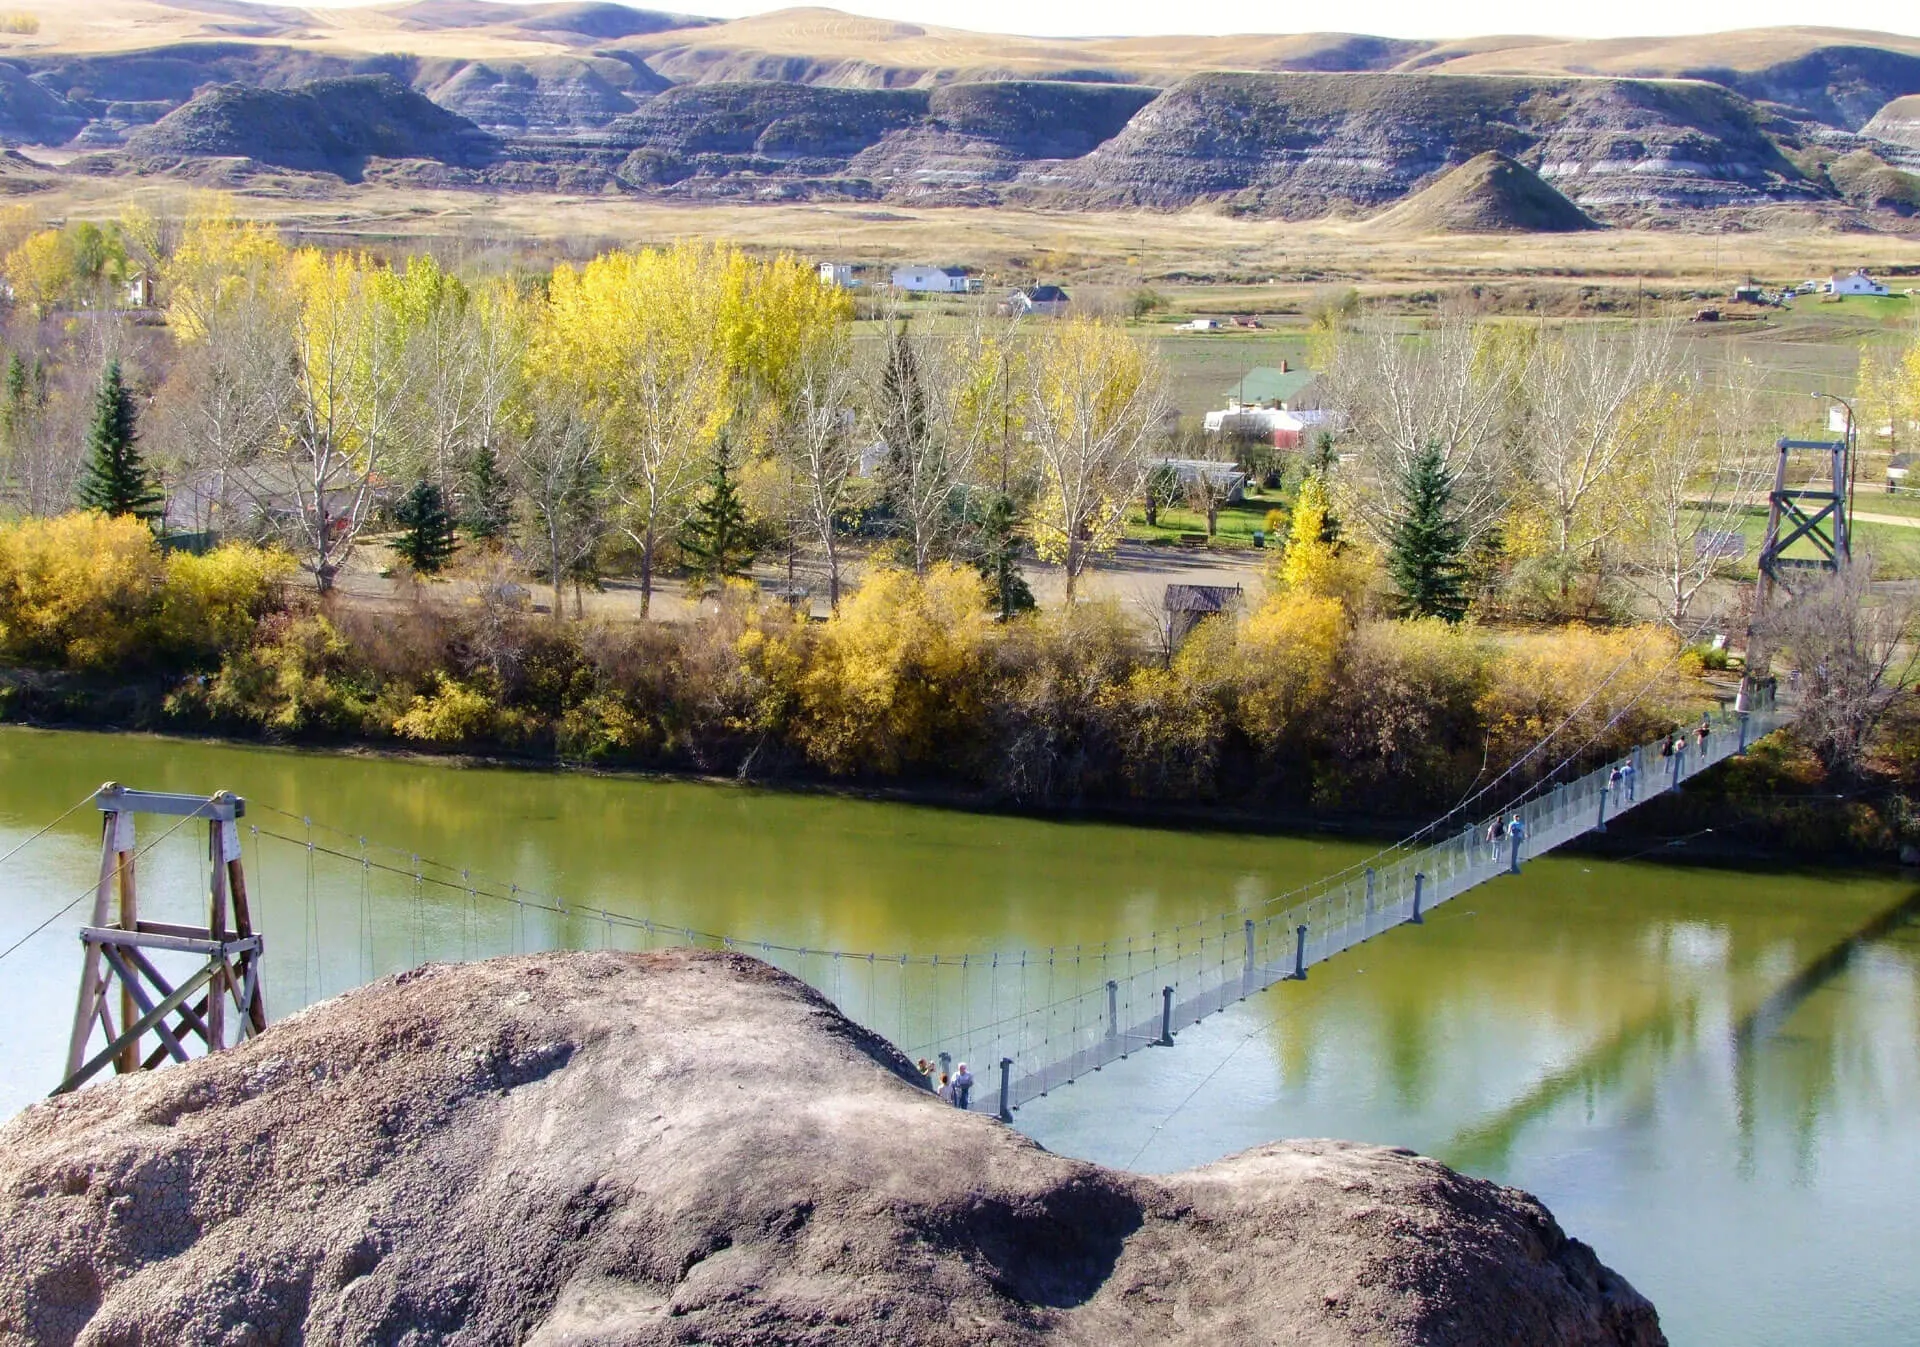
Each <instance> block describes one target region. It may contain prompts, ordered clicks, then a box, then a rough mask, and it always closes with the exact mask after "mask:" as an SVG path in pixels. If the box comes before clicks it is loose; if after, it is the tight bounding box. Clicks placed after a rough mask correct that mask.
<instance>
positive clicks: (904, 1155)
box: [0, 952, 1664, 1347]
mask: <svg viewBox="0 0 1920 1347" xmlns="http://www.w3.org/2000/svg"><path fill="white" fill-rule="evenodd" d="M74 1341H85V1342H90V1343H106V1342H115V1343H131V1342H149V1343H153V1342H167V1343H174V1342H179V1343H187V1342H192V1343H235V1344H237V1343H243V1342H244V1343H294V1342H303V1341H304V1342H329V1343H363V1342H381V1343H390V1342H402V1341H404V1342H407V1343H415V1344H424V1343H438V1342H454V1341H458V1342H461V1343H519V1342H528V1343H535V1344H558V1343H579V1344H588V1343H591V1344H596V1347H616V1345H625V1344H654V1343H662V1344H664V1343H704V1344H715V1345H716V1347H718V1345H724V1344H747V1343H753V1344H781V1343H809V1344H828V1343H832V1344H839V1343H849V1344H869V1343H870V1344H876V1345H877V1344H883V1343H884V1344H919V1343H927V1344H933V1343H939V1344H972V1343H979V1344H985V1343H1000V1344H1023V1343H1041V1342H1048V1343H1053V1342H1058V1343H1088V1344H1100V1347H1114V1345H1115V1344H1121V1343H1154V1344H1203V1343H1204V1344H1221V1343H1263V1342H1286V1343H1305V1344H1319V1343H1327V1344H1333V1343H1342V1344H1344V1343H1447V1344H1478V1343H1486V1344H1494V1343H1499V1344H1510V1343H1528V1344H1536V1345H1539V1344H1561V1343H1564V1344H1603V1343H1605V1344H1615V1343H1619V1344H1653V1343H1660V1342H1663V1341H1664V1339H1663V1338H1662V1336H1661V1334H1660V1331H1659V1328H1658V1325H1657V1321H1656V1318H1655V1315H1654V1311H1653V1308H1652V1307H1651V1306H1650V1305H1649V1304H1648V1303H1647V1302H1646V1301H1645V1300H1644V1299H1642V1298H1641V1297H1640V1296H1639V1295H1638V1294H1636V1293H1635V1292H1634V1291H1633V1289H1632V1288H1631V1287H1630V1286H1628V1285H1627V1284H1626V1283H1625V1282H1623V1281H1622V1280H1621V1279H1619V1278H1618V1277H1616V1276H1614V1275H1613V1274H1612V1273H1610V1272H1609V1271H1607V1270H1606V1269H1605V1268H1603V1267H1602V1266H1600V1264H1599V1263H1598V1262H1597V1261H1596V1260H1595V1259H1594V1257H1593V1254H1592V1252H1591V1251H1590V1250H1588V1249H1587V1248H1586V1246H1584V1245H1582V1244H1580V1243H1578V1242H1577V1241H1573V1240H1569V1239H1567V1238H1566V1237H1565V1236H1564V1235H1563V1234H1562V1233H1561V1231H1560V1229H1559V1227H1558V1226H1557V1225H1555V1223H1554V1221H1553V1218H1552V1217H1551V1216H1550V1215H1549V1214H1548V1213H1547V1211H1546V1210H1545V1208H1543V1207H1542V1206H1541V1205H1540V1204H1539V1203H1538V1202H1536V1201H1534V1200H1533V1199H1532V1198H1530V1197H1528V1196H1527V1195H1525V1194H1523V1193H1519V1192H1516V1191H1514V1190H1511V1189H1504V1188H1500V1187H1497V1186H1495V1185H1492V1184H1488V1183H1483V1182H1480V1181H1477V1180H1472V1179H1467V1178H1463V1177H1461V1176H1460V1175H1457V1174H1454V1173H1452V1172H1451V1171H1449V1170H1447V1169H1446V1168H1444V1167H1443V1166H1441V1165H1439V1164H1438V1163H1436V1162H1434V1161H1431V1160H1425V1159H1421V1158H1419V1157H1416V1156H1414V1155H1412V1154H1410V1153H1407V1152H1404V1151H1396V1150H1387V1149H1382V1148H1378V1147H1364V1146H1352V1145H1346V1144H1342V1143H1338V1142H1292V1143H1286V1144H1281V1145H1275V1146H1269V1147H1263V1148H1260V1149H1258V1150H1255V1151H1250V1152H1247V1153H1245V1154H1242V1155H1239V1156H1235V1157H1232V1158H1230V1159H1227V1160H1224V1161H1221V1162H1219V1163H1217V1164H1214V1165H1209V1166H1207V1167H1205V1168H1202V1169H1199V1170H1195V1171H1192V1172H1190V1173H1186V1174H1180V1175H1174V1176H1171V1177H1168V1178H1164V1179H1151V1178H1143V1177H1138V1176H1134V1175H1129V1174H1123V1173H1118V1172H1114V1171H1110V1170H1105V1169H1101V1168H1100V1167H1098V1166H1095V1165H1090V1164H1084V1163H1080V1162H1077V1161H1073V1160H1068V1159H1064V1158H1061V1157H1059V1156H1055V1155H1052V1154H1050V1153H1048V1152H1047V1151H1045V1150H1042V1149H1041V1148H1040V1147H1039V1146H1036V1145H1034V1144H1033V1143H1032V1142H1029V1141H1027V1140H1026V1139H1024V1138H1022V1137H1021V1136H1020V1135H1019V1134H1018V1133H1016V1132H1014V1131H1013V1130H1012V1129H1010V1128H1007V1127H1003V1126H1001V1125H1000V1124H998V1123H995V1122H993V1121H991V1120H989V1119H987V1118H985V1117H981V1116H970V1115H965V1114H962V1113H959V1112H957V1111H956V1110H954V1109H951V1108H948V1107H946V1106H944V1105H942V1104H941V1103H939V1102H938V1101H937V1100H935V1099H934V1098H933V1097H932V1096H931V1095H929V1094H927V1093H926V1091H925V1090H924V1089H922V1088H920V1087H919V1086H918V1085H917V1084H915V1083H913V1079H912V1071H911V1068H910V1067H909V1066H908V1064H907V1063H906V1061H905V1060H904V1059H903V1058H901V1057H900V1056H899V1054H898V1053H896V1052H895V1051H894V1050H893V1049H892V1048H891V1047H889V1046H888V1045H887V1044H885V1043H884V1042H882V1041H880V1040H878V1039H877V1038H875V1037H873V1036H872V1035H869V1034H867V1033H866V1032H865V1031H863V1030H861V1029H859V1028H858V1027H857V1026H855V1025H853V1024H851V1023H849V1022H848V1021H847V1020H845V1019H843V1018H842V1017H841V1016H840V1015H839V1014H838V1013H837V1012H836V1011H834V1010H833V1008H832V1007H831V1006H829V1005H828V1004H827V1003H825V1002H824V1001H822V1000H821V999H820V998H819V997H817V996H815V995H814V994H813V993H812V992H811V991H809V990H808V989H806V988H805V987H804V986H802V985H801V984H799V983H797V982H795V981H793V980H792V979H790V978H788V977H786V976H785V975H784V974H782V973H779V972H777V971H776V970H774V969H771V968H769V967H767V966H766V965H764V964H761V963H758V962H756V961H754V960H751V959H748V958H745V957H743V956H737V955H720V954H699V953H685V952H679V953H659V954H647V955H629V954H615V953H591V954H565V955H544V956H529V957H522V958H511V959H498V960H493V961H491V962H487V963H481V964H470V965H463V966H458V967H428V968H425V969H421V970H419V971H417V972H415V973H411V974H407V975H403V976H401V977H398V978H393V979H389V980H386V981H383V982H380V983H377V984H374V985H372V986H370V987H366V988H363V989H361V990H359V991H357V992H353V993H351V994H349V995H346V996H342V997H339V998H336V999H335V1000H332V1001H329V1002H326V1003H324V1004H322V1005H319V1006H316V1007H314V1008H312V1009H311V1010H308V1011H306V1012H305V1013H303V1014H300V1015H297V1016H294V1017H292V1018H290V1019H288V1020H286V1021H285V1022H283V1023H281V1024H279V1025H277V1026H275V1027H274V1028H273V1029H272V1030H271V1031H270V1032H269V1033H267V1034H265V1035H264V1036H262V1037H261V1038H259V1039H256V1040H254V1041H253V1042H251V1043H249V1044H247V1045H246V1046H244V1047H241V1048H239V1049H236V1050H234V1051H232V1052H229V1053H226V1054H223V1055H222V1056H220V1057H217V1058H212V1059H207V1060H203V1061H200V1062H196V1063H194V1064H192V1065H189V1066H184V1067H178V1068H170V1069H167V1070H163V1071H159V1072H156V1073H154V1074H151V1075H147V1076H140V1077H129V1078H126V1079H124V1080H120V1081H117V1082H113V1083H110V1084H107V1085H104V1086H102V1087H99V1088H93V1089H88V1090H85V1091H82V1092H81V1093H79V1094H78V1095H74V1096H69V1097H66V1098H64V1099H60V1100H57V1101H53V1102H49V1103H45V1104H40V1105H36V1106H34V1107H33V1108H31V1109H28V1110H27V1111H26V1112H25V1113H22V1114H21V1115H20V1116H19V1117H17V1118H15V1119H14V1120H13V1121H12V1122H11V1123H9V1124H7V1125H6V1126H5V1127H4V1128H0V1342H5V1343H36V1344H38V1343H68V1342H74Z"/></svg>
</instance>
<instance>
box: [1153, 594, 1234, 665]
mask: <svg viewBox="0 0 1920 1347" xmlns="http://www.w3.org/2000/svg"><path fill="white" fill-rule="evenodd" d="M1240 599H1241V591H1240V586H1238V585H1168V586H1167V593H1166V597H1165V598H1164V599H1162V600H1161V603H1162V605H1163V606H1164V608H1165V609H1166V614H1167V636H1168V638H1169V640H1171V641H1172V643H1173V648H1174V649H1175V650H1178V649H1179V648H1180V647H1181V645H1182V644H1184V643H1185V641H1186V639H1187V637H1189V636H1191V635H1192V634H1193V629H1194V628H1195V627H1197V626H1199V625H1200V624H1201V623H1202V622H1203V621H1205V620H1206V619H1207V618H1209V617H1214V616H1216V615H1218V614H1220V613H1230V612H1232V611H1233V610H1234V609H1235V608H1238V607H1239V606H1240Z"/></svg>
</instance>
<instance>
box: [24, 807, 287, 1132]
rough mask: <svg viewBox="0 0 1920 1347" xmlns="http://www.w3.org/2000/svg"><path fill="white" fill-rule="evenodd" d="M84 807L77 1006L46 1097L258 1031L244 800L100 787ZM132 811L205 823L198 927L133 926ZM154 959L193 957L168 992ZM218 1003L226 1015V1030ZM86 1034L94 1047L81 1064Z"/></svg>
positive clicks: (256, 942)
mask: <svg viewBox="0 0 1920 1347" xmlns="http://www.w3.org/2000/svg"><path fill="white" fill-rule="evenodd" d="M94 802H95V803H96V804H97V805H98V806H99V809H100V813H101V816H102V821H103V826H102V834H101V844H100V884H99V887H98V889H97V890H96V891H95V893H94V900H93V921H92V923H91V924H90V925H88V926H85V927H83V928H82V929H81V931H80V942H81V947H82V949H83V951H84V952H83V954H82V961H81V968H80V1001H79V1004H78V1006H76V1007H75V1010H74V1016H73V1038H72V1040H71V1042H70V1044H69V1046H68V1050H67V1075H66V1079H65V1080H63V1081H61V1082H60V1086H59V1088H58V1089H56V1090H55V1091H54V1093H55V1094H65V1093H67V1092H68V1091H69V1090H74V1089H78V1088H79V1087H80V1086H81V1085H83V1084H85V1083H86V1082H87V1081H88V1080H91V1079H92V1078H93V1077H94V1076H95V1075H97V1074H98V1073H99V1072H100V1071H101V1070H102V1069H103V1068H105V1067H106V1066H107V1065H109V1064H111V1065H112V1066H113V1069H114V1070H115V1071H117V1072H128V1071H144V1070H150V1069H152V1068H153V1067H156V1066H158V1065H160V1064H161V1063H162V1062H164V1061H166V1060H168V1059H169V1058H171V1059H173V1060H174V1061H180V1062H184V1061H186V1060H187V1059H188V1056H189V1053H188V1050H187V1049H188V1044H189V1042H190V1041H191V1040H193V1039H197V1040H199V1044H200V1046H201V1047H202V1048H203V1050H204V1051H207V1052H217V1051H219V1050H220V1049H221V1048H224V1047H229V1046H231V1045H232V1043H235V1042H238V1041H240V1040H241V1039H244V1038H250V1037H252V1036H253V1035H254V1034H257V1033H259V1032H260V1031H261V1030H263V1029H265V1028H266V1027H267V1011H266V1002H265V999H264V998H263V996H262V994H261V990H260V956H261V943H260V936H259V933H258V932H256V931H255V930H254V929H253V914H252V912H251V910H250V909H249V907H248V905H247V883H246V874H245V871H244V870H243V869H242V867H241V864H240V830H239V826H238V823H237V822H236V820H238V819H240V818H241V817H243V816H244V815H245V814H246V810H247V804H246V801H245V800H243V799H241V798H240V797H239V796H237V795H234V794H232V793H231V792H227V791H222V792H220V793H219V794H217V795H212V796H199V795H165V794H157V793H155V792H152V791H139V790H128V789H127V788H126V787H124V786H121V785H119V784H118V783H116V782H111V781H110V782H108V783H107V784H106V785H104V786H102V787H101V788H100V789H99V790H98V791H97V792H96V793H95V795H94ZM141 814H158V815H170V816H172V817H175V818H179V817H182V816H184V817H188V818H203V819H205V820H207V854H208V861H209V869H210V882H209V886H208V911H207V924H206V925H205V926H204V927H202V926H177V925H172V924H169V923H166V922H157V921H143V920H141V919H140V910H139V897H138V893H139V890H138V886H137V885H136V883H135V875H134V858H135V851H134V820H135V818H136V817H138V816H139V815H141ZM116 896H117V897H118V900H119V911H118V913H117V914H115V913H114V912H113V906H114V900H115V897H116ZM110 916H112V917H114V919H113V920H112V921H111V922H110V921H109V917H110ZM156 953H166V954H191V955H197V956H198V957H199V958H200V959H201V960H202V962H201V964H200V966H199V967H198V968H197V969H195V970H194V971H193V972H191V973H190V974H189V975H188V976H187V977H186V978H185V979H184V980H182V981H181V982H180V983H179V985H178V986H175V985H173V984H172V983H171V982H169V981H168V979H167V978H166V977H165V976H163V975H162V973H161V972H160V970H159V969H158V968H157V967H156V966H155V964H154V961H153V959H152V958H150V957H149V956H150V955H152V954H156ZM116 986H117V987H118V989H119V995H118V996H117V997H116V996H114V995H113V992H114V989H115V987H116ZM196 997H197V999H196ZM229 1003H231V1009H232V1010H233V1011H234V1022H233V1027H232V1029H231V1030H230V1029H229V1027H228V1021H227V1011H228V1009H229ZM96 1025H97V1026H98V1027H99V1029H100V1031H101V1033H102V1034H103V1035H104V1036H105V1046H104V1047H102V1048H101V1049H100V1050H99V1051H97V1052H95V1053H94V1054H93V1055H91V1056H89V1055H88V1053H87V1049H88V1048H89V1047H90V1046H91V1044H92V1042H93V1038H94V1028H95V1026H96ZM149 1034H151V1035H152V1036H153V1037H154V1038H155V1039H156V1040H158V1042H157V1044H156V1045H155V1046H154V1048H153V1049H152V1051H151V1052H145V1053H144V1055H143V1048H144V1044H143V1042H142V1040H143V1039H144V1038H146V1036H147V1035H149Z"/></svg>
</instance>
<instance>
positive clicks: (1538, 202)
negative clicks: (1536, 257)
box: [1372, 150, 1598, 234]
mask: <svg viewBox="0 0 1920 1347" xmlns="http://www.w3.org/2000/svg"><path fill="white" fill-rule="evenodd" d="M1372 224H1373V225H1374V227H1375V228H1377V229H1378V230H1380V231H1382V232H1391V233H1401V234H1560V233H1570V232H1572V231H1574V230H1579V229H1595V228H1598V226H1597V225H1596V224H1595V223H1594V222H1593V220H1591V219H1590V218H1588V216H1587V215H1586V214H1585V212H1583V211H1582V210H1581V209H1580V208H1579V207H1578V206H1576V205H1574V204H1573V203H1572V202H1571V201H1569V200H1567V199H1566V198H1565V197H1564V196H1562V195H1560V193H1558V192H1556V191H1554V190H1553V188H1552V187H1551V186H1550V185H1548V184H1547V183H1546V182H1545V181H1544V180H1542V179H1541V177H1540V175H1539V174H1538V173H1535V172H1534V171H1533V170H1532V169H1530V168H1528V167H1527V166H1526V165H1525V164H1521V163H1516V162H1515V161H1514V160H1512V159H1509V158H1508V157H1507V156H1506V155H1504V154H1501V153H1500V152H1499V151H1498V150H1488V151H1487V152H1486V153H1485V154H1480V155H1475V156H1474V157H1473V158H1472V159H1470V160H1468V161H1467V162H1466V163H1464V164H1462V165H1460V167H1458V168H1456V169H1454V170H1453V171H1452V172H1450V173H1448V174H1447V175H1446V176H1444V177H1442V178H1441V179H1440V180H1439V181H1438V182H1436V183H1434V184H1433V185H1431V186H1429V187H1425V188H1422V189H1421V190H1420V191H1419V192H1416V193H1415V194H1414V195H1412V196H1410V197H1408V198H1407V199H1406V200H1405V201H1402V202H1401V203H1400V204H1399V205H1397V206H1394V207H1393V208H1392V209H1391V210H1387V211H1384V212H1382V213H1381V214H1380V216H1379V217H1378V218H1377V219H1376V220H1374V221H1372Z"/></svg>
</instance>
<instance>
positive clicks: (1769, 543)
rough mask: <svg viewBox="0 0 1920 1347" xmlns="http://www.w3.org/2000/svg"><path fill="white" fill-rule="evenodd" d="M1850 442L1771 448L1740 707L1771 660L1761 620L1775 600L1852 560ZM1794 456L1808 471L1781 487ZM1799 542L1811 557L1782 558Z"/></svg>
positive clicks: (1793, 443) (1785, 441) (1789, 441)
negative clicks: (1804, 479) (1808, 463)
mask: <svg viewBox="0 0 1920 1347" xmlns="http://www.w3.org/2000/svg"><path fill="white" fill-rule="evenodd" d="M1850 438H1851V437H1850V436H1849V437H1848V438H1843V439H1837V440H1792V439H1782V440H1780V442H1779V443H1778V444H1777V445H1776V446H1775V447H1776V448H1777V449H1778V450H1779V454H1780V457H1779V459H1778V461H1777V462H1776V463H1775V465H1774V469H1773V490H1772V491H1770V492H1769V493H1768V494H1767V532H1766V536H1765V538H1764V539H1762V541H1761V543H1760V560H1759V565H1758V570H1759V574H1758V576H1757V577H1756V578H1755V580H1754V585H1753V613H1752V616H1751V619H1750V621H1749V623H1748V626H1747V674H1746V677H1745V678H1744V679H1742V680H1741V684H1740V693H1741V706H1742V708H1743V709H1744V708H1745V707H1746V705H1747V704H1748V703H1749V700H1750V692H1751V689H1752V686H1753V684H1754V682H1755V681H1756V680H1759V679H1763V678H1765V677H1766V676H1767V665H1768V661H1769V659H1770V658H1771V656H1772V651H1771V650H1769V649H1768V648H1767V644H1768V642H1767V619H1768V617H1769V616H1770V615H1771V613H1772V612H1773V610H1774V609H1775V608H1776V607H1778V606H1779V604H1780V602H1781V596H1782V595H1784V596H1785V598H1786V599H1789V600H1791V599H1792V598H1793V596H1794V592H1795V590H1796V588H1804V587H1805V583H1806V577H1808V576H1810V575H1831V574H1833V573H1835V572H1836V571H1838V570H1839V569H1840V568H1841V567H1842V566H1844V565H1846V564H1847V563H1848V562H1849V561H1851V560H1852V559H1853V528H1852V518H1851V515H1852V501H1851V499H1850V496H1849V493H1850V492H1851V490H1852V481H1853V449H1852V445H1851V443H1850V442H1849V441H1850ZM1796 455H1801V456H1807V457H1814V458H1815V467H1814V469H1813V472H1812V474H1811V476H1810V478H1809V480H1808V484H1807V485H1806V486H1803V487H1791V486H1789V485H1788V484H1787V482H1788V474H1789V471H1790V469H1791V467H1792V465H1793V463H1794V461H1795V456H1796ZM1818 456H1824V457H1825V459H1826V462H1825V463H1824V464H1822V463H1820V461H1819V457H1818ZM1802 461H1804V458H1803V460H1802ZM1802 541H1804V542H1806V543H1809V544H1811V546H1812V549H1813V552H1814V555H1812V556H1805V555H1802V556H1798V557H1789V556H1787V555H1786V551H1787V549H1788V548H1790V547H1792V546H1793V545H1794V544H1795V543H1798V542H1802Z"/></svg>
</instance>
